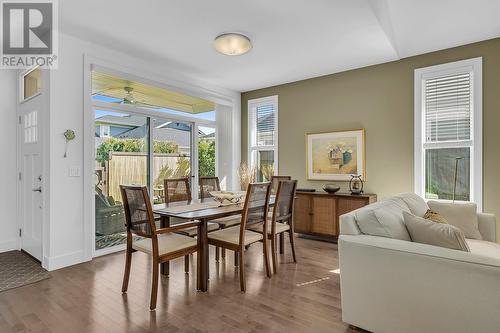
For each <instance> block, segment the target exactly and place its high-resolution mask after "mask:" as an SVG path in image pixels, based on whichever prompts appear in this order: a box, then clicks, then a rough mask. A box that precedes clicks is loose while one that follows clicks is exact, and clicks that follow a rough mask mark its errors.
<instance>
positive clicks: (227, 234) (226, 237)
mask: <svg viewBox="0 0 500 333" xmlns="http://www.w3.org/2000/svg"><path fill="white" fill-rule="evenodd" d="M262 238H263V237H262V234H259V233H257V232H253V231H250V230H245V245H250V244H252V243H255V242H258V241H260V240H262ZM208 239H209V240H210V239H213V240H218V241H221V242H226V243H230V244H235V245H238V244H240V227H239V226H238V227H231V228H227V229H221V230H217V231H214V232H211V233H209V234H208Z"/></svg>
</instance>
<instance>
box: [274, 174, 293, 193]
mask: <svg viewBox="0 0 500 333" xmlns="http://www.w3.org/2000/svg"><path fill="white" fill-rule="evenodd" d="M291 179H292V177H291V176H272V177H271V194H276V193H277V192H278V185H279V183H280V181H282V180H291Z"/></svg>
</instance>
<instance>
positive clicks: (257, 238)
mask: <svg viewBox="0 0 500 333" xmlns="http://www.w3.org/2000/svg"><path fill="white" fill-rule="evenodd" d="M270 189H271V184H270V183H252V184H250V185H249V186H248V189H247V194H246V197H245V204H244V206H243V213H242V216H241V224H240V225H239V226H236V227H231V228H226V229H221V230H218V231H214V232H212V233H210V234H208V244H210V245H214V246H218V247H221V248H225V249H228V250H231V251H234V252H235V256H236V255H238V258H239V269H240V287H241V291H242V292H245V291H246V281H245V261H244V253H245V246H247V245H250V244H253V243H256V242H262V249H263V250H262V252H263V255H264V266H265V270H266V274H267V276H268V277H271V268H270V266H269V257H268V243H267V240H268V238H267V237H263V235H262V233H258V232H254V231H250V230H248V227H251V226H254V225H262V227H263V228H264V230H267V225H268V221H267V211H268V209H269V195H270Z"/></svg>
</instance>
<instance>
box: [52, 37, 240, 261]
mask: <svg viewBox="0 0 500 333" xmlns="http://www.w3.org/2000/svg"><path fill="white" fill-rule="evenodd" d="M59 47H60V50H59V67H58V69H56V70H52V71H51V77H50V82H51V93H50V96H51V102H50V105H51V107H50V108H51V110H50V166H51V168H50V203H49V205H50V248H49V251H47V256H48V257H47V258H44V265H45V266H46V268H48V269H49V270H53V269H58V268H61V267H64V266H68V265H72V264H76V263H79V262H82V261H86V260H90V255H91V253H89V240H88V237H85V235H84V231H85V232H88V230H89V229H88V228H85V227H84V225H85V223H87V226H88V223H89V221H84V218H83V216H84V195H83V193H84V192H85V191H84V190H85V189H84V178H83V177H69V172H68V170H69V168H70V167H72V166H76V167H79V168H80V171H81V174H82V175H83V172H84V158H83V156H84V137H83V136H84V133H83V131H84V86H83V85H84V73H85V72H86V69H85V70H84V54H87V56H89V55H90V56H91V57H94V58H99V59H102V60H103V61H104V62H109V63H113V64H116V65H117V66H120V67H121V66H125V67H127V68H133V69H134V70H135V71H136V72H137V71H140V72H141V73H144V76H148V77H154V78H155V80H158V81H160V80H161V78H164V79H165V80H166V81H169V82H172V81H178V82H183V83H184V84H185V83H187V84H188V85H193V86H196V87H203V88H204V89H206V90H207V91H213V92H217V93H219V94H223V95H226V96H227V95H229V96H232V98H233V99H234V101H236V102H237V103H238V104H237V108H236V109H237V113H239V112H240V105H239V103H240V94H239V93H236V92H233V91H229V90H225V89H221V88H217V87H212V86H210V85H208V84H206V83H204V82H202V81H200V80H199V79H197V78H189V77H185V76H183V75H182V74H181V73H178V72H175V69H172V68H169V67H168V66H166V65H165V64H164V63H162V64H161V65H158V64H156V65H155V64H154V63H151V62H147V59H137V58H132V57H130V56H128V55H125V54H123V53H119V52H116V51H113V50H111V49H109V48H106V47H103V46H101V45H96V44H92V43H89V42H86V41H83V40H81V39H78V38H75V37H73V36H70V35H66V34H60V35H59ZM238 119H239V115H238ZM238 121H239V120H238ZM66 129H73V130H75V132H76V139H75V140H74V141H73V142H71V143H70V146H69V155H68V157H67V158H63V155H64V147H65V141H64V138H63V134H62V133H63V132H64V131H65V130H66ZM238 138H239V136H238ZM235 144H236V145H237V146H238V147H237V148H238V149H239V142H235ZM238 158H239V156H238ZM87 193H89V192H88V189H87ZM91 193H93V191H91ZM91 200H93V194H92V198H91ZM91 214H93V212H91Z"/></svg>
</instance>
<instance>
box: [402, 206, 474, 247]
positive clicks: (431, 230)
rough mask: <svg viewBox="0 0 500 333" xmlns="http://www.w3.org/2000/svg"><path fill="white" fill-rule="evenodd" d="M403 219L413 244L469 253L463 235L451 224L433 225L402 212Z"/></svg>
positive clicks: (430, 222)
mask: <svg viewBox="0 0 500 333" xmlns="http://www.w3.org/2000/svg"><path fill="white" fill-rule="evenodd" d="M403 217H404V221H405V225H406V229H408V233H409V234H410V237H411V240H412V241H413V242H416V243H422V244H429V245H434V246H440V247H446V248H449V249H453V250H460V251H466V252H470V249H469V246H468V245H467V242H466V241H465V235H464V233H463V232H462V231H461V230H460V229H459V228H457V227H454V226H453V225H451V224H445V223H435V222H432V221H430V220H426V219H424V218H422V217H418V216H415V215H413V214H410V213H407V212H403Z"/></svg>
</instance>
